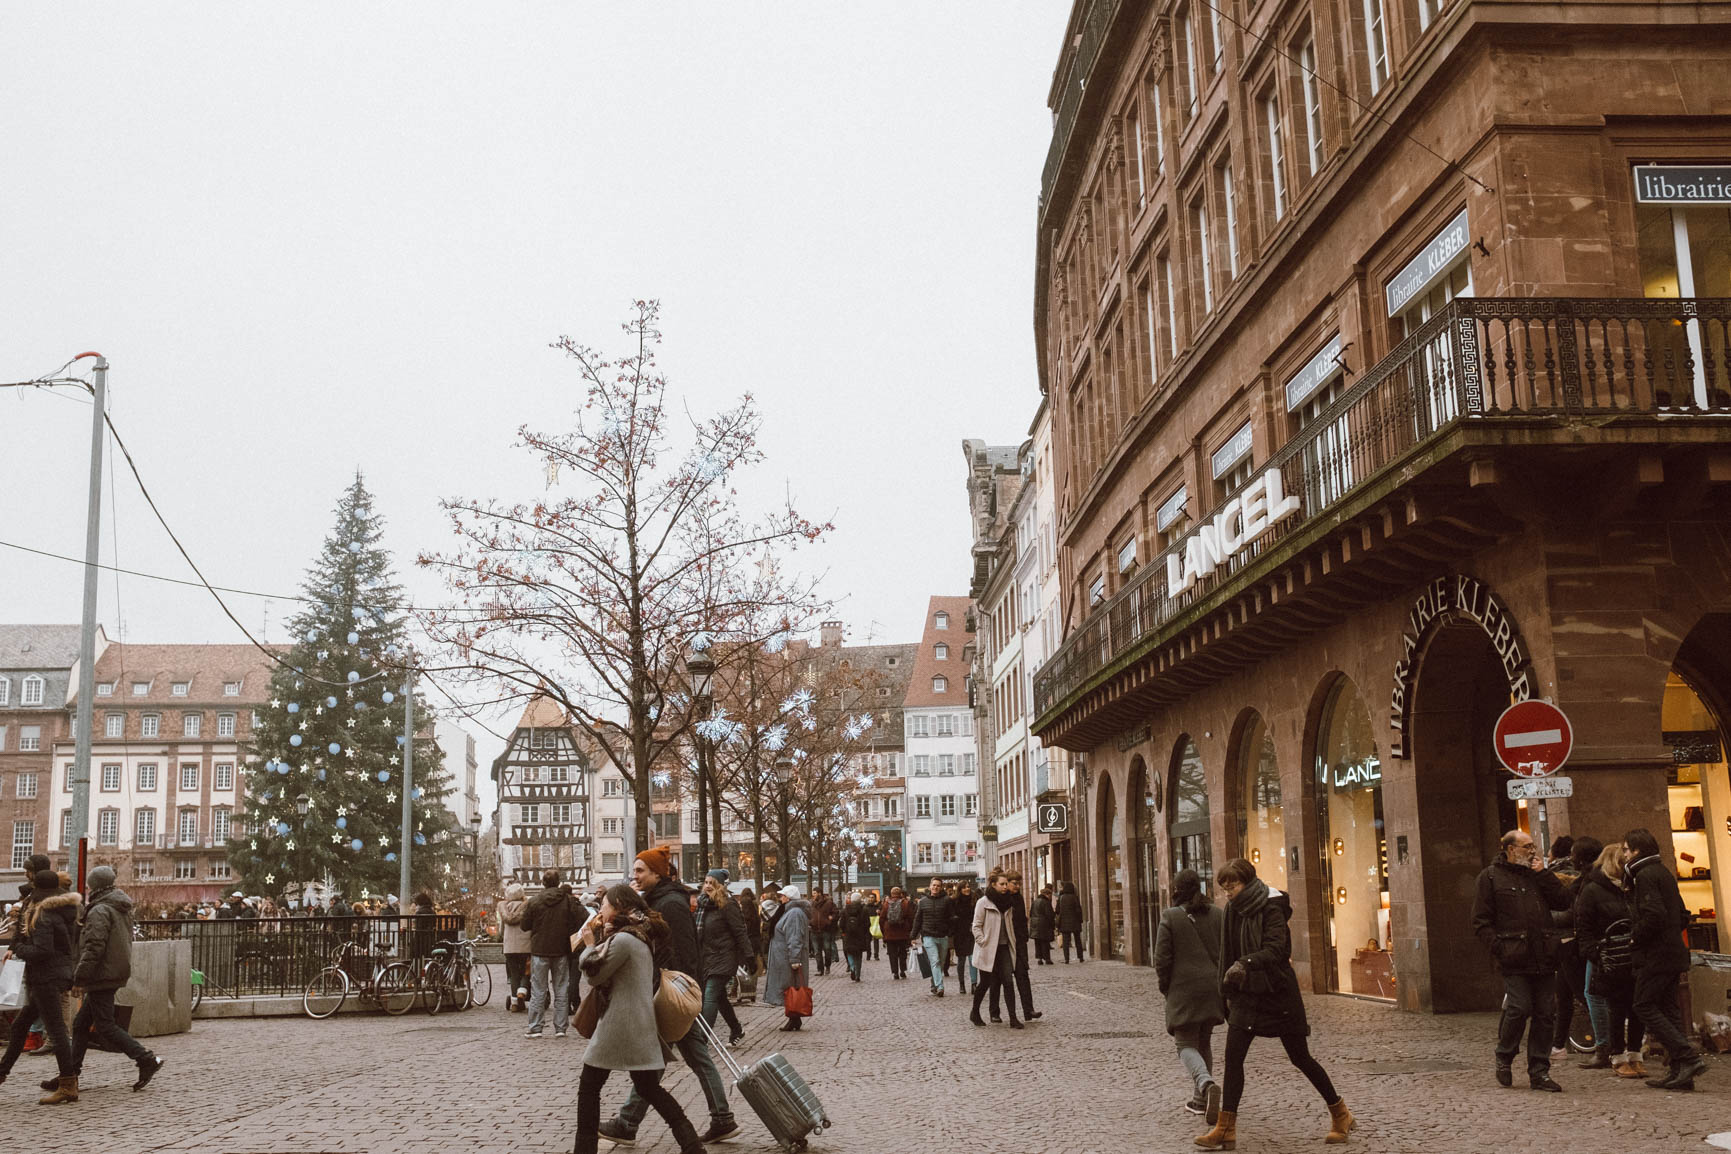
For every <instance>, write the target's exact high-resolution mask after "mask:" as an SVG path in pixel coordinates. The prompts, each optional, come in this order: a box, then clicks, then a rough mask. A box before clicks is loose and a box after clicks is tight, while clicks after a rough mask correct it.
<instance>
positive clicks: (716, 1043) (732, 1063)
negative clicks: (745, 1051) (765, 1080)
mask: <svg viewBox="0 0 1731 1154" xmlns="http://www.w3.org/2000/svg"><path fill="white" fill-rule="evenodd" d="M697 1024H698V1025H699V1026H702V1027H703V1037H704V1039H705V1040H706V1041H707V1042H708V1043H709V1048H710V1049H711V1050H713V1051H715V1052H716V1053H718V1054H720V1055H721V1063H722V1065H724V1066H726V1067H727V1072H728V1073H729V1074H732V1075H733V1080H734V1081H735V1082H738V1081H739V1079H740V1077H741V1076H742V1075H743V1074H744V1073H745V1067H744V1066H741V1065H740V1064H739V1059H737V1058H735V1057H734V1056H733V1054H732V1053H731V1052H730V1051H729V1050H728V1048H727V1046H726V1044H725V1043H723V1042H722V1040H721V1035H719V1034H717V1033H716V1032H715V1028H714V1027H713V1026H711V1025H710V1024H709V1023H708V1022H706V1021H704V1019H703V1015H702V1014H699V1015H697Z"/></svg>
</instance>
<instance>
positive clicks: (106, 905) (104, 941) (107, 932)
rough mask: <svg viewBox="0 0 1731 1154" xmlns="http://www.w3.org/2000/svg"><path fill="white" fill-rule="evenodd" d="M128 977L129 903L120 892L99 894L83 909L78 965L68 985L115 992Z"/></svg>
mask: <svg viewBox="0 0 1731 1154" xmlns="http://www.w3.org/2000/svg"><path fill="white" fill-rule="evenodd" d="M131 976H132V899H131V898H129V897H127V896H126V892H125V891H124V890H119V889H115V888H114V887H113V886H110V887H109V888H108V889H105V890H100V891H98V892H96V893H93V894H91V895H90V904H89V905H87V906H85V907H84V930H83V932H82V933H81V934H80V935H79V938H78V965H77V968H76V969H75V971H74V972H73V975H72V984H73V985H75V986H82V987H83V988H84V989H86V990H118V989H119V988H120V987H122V986H124V985H125V984H126V980H127V979H128V978H130V977H131Z"/></svg>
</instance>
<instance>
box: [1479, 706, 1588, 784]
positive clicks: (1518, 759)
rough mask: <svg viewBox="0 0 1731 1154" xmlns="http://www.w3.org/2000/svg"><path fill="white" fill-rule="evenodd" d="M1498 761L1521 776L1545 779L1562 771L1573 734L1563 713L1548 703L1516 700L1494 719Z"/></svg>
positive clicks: (1494, 740) (1571, 743) (1494, 742)
mask: <svg viewBox="0 0 1731 1154" xmlns="http://www.w3.org/2000/svg"><path fill="white" fill-rule="evenodd" d="M1492 742H1493V744H1495V746H1496V751H1497V760H1498V761H1500V762H1502V763H1503V765H1504V767H1505V768H1507V769H1508V770H1509V772H1511V773H1514V774H1518V775H1519V776H1521V777H1548V776H1550V775H1551V774H1553V773H1555V772H1557V770H1559V769H1561V768H1563V763H1564V762H1565V761H1567V760H1569V750H1570V749H1572V748H1574V744H1575V731H1574V727H1572V726H1571V725H1570V724H1569V719H1568V717H1566V716H1565V715H1564V714H1563V711H1562V710H1560V709H1558V708H1557V707H1556V706H1554V705H1552V704H1551V703H1550V702H1548V701H1537V700H1534V701H1517V702H1516V703H1515V704H1513V705H1511V706H1509V707H1508V708H1507V709H1505V710H1503V715H1502V716H1501V717H1499V718H1497V727H1496V731H1495V735H1494V737H1493V738H1492Z"/></svg>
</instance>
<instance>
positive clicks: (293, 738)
mask: <svg viewBox="0 0 1731 1154" xmlns="http://www.w3.org/2000/svg"><path fill="white" fill-rule="evenodd" d="M300 743H301V735H300V734H298V733H291V734H289V744H290V745H299V744H300Z"/></svg>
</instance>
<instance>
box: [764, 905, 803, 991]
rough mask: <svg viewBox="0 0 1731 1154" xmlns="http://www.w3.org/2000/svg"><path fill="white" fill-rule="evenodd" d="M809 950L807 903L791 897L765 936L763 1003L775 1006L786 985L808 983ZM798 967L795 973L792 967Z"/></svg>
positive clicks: (785, 989)
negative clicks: (766, 943) (797, 972)
mask: <svg viewBox="0 0 1731 1154" xmlns="http://www.w3.org/2000/svg"><path fill="white" fill-rule="evenodd" d="M810 953H811V903H810V902H808V901H806V900H805V899H804V898H794V899H793V900H792V901H790V902H788V903H787V908H786V909H785V910H783V911H782V915H781V918H780V920H779V921H777V922H776V923H775V929H774V930H773V931H771V933H770V938H769V953H768V956H767V958H766V959H765V961H764V966H763V969H764V976H765V979H766V980H765V982H764V985H763V1001H764V1004H765V1005H770V1006H779V1005H781V1004H782V996H783V994H785V993H786V991H787V988H788V987H789V986H809V985H811V967H810V966H808V965H806V957H807V955H808V954H810ZM795 965H798V966H800V967H801V969H800V971H799V974H798V975H797V976H796V975H795V974H794V972H793V967H794V966H795Z"/></svg>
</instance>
